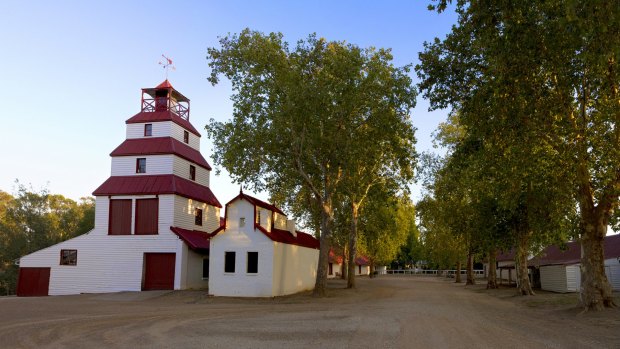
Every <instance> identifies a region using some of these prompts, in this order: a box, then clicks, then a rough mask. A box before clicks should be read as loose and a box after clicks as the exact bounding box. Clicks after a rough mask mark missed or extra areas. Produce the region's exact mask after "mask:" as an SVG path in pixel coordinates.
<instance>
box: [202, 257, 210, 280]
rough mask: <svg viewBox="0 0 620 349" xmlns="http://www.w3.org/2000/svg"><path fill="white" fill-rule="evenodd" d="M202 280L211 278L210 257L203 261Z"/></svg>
mask: <svg viewBox="0 0 620 349" xmlns="http://www.w3.org/2000/svg"><path fill="white" fill-rule="evenodd" d="M202 278H203V279H208V278H209V257H205V258H204V259H203V260H202Z"/></svg>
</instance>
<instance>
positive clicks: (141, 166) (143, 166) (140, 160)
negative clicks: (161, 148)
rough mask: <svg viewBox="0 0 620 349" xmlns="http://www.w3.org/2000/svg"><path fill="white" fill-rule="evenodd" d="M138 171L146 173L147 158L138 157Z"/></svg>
mask: <svg viewBox="0 0 620 349" xmlns="http://www.w3.org/2000/svg"><path fill="white" fill-rule="evenodd" d="M136 173H146V158H137V159H136Z"/></svg>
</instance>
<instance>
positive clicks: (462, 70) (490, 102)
mask: <svg viewBox="0 0 620 349" xmlns="http://www.w3.org/2000/svg"><path fill="white" fill-rule="evenodd" d="M447 3H448V1H439V4H438V9H439V10H443V9H445V6H446V5H447ZM457 12H458V13H459V23H458V25H457V26H455V27H454V30H453V31H452V33H451V34H450V35H449V36H448V37H447V38H446V40H444V41H439V40H436V41H435V42H434V43H432V44H428V45H427V47H426V50H425V53H423V54H422V55H421V58H422V61H423V63H422V64H421V69H419V70H418V72H419V75H420V77H421V78H422V80H423V83H422V89H423V90H425V91H426V96H427V97H428V98H430V99H431V103H432V104H433V105H434V106H435V107H440V106H441V107H446V106H452V107H456V108H458V109H459V110H461V111H464V114H463V115H464V118H463V122H464V124H466V125H468V126H470V128H471V130H473V131H474V132H476V133H480V134H482V135H483V137H484V138H485V139H486V140H488V141H489V142H490V143H491V144H493V145H494V146H496V147H495V149H497V150H498V151H501V152H502V153H501V154H503V155H505V156H506V159H502V160H503V161H502V163H503V166H502V168H501V169H500V171H498V174H499V175H501V178H500V180H498V182H500V183H502V182H503V184H504V185H505V184H507V183H509V182H512V183H513V185H512V186H508V185H505V187H506V188H508V189H509V190H506V191H505V193H506V194H508V195H504V197H503V198H502V199H501V200H500V203H501V204H502V205H503V206H504V207H506V208H509V209H510V210H511V212H512V213H513V214H515V215H516V216H515V218H516V217H518V216H519V215H521V218H519V219H517V220H513V222H514V223H515V224H514V225H513V226H514V227H515V229H517V231H518V232H519V233H518V234H517V235H518V236H520V239H521V241H520V242H519V243H518V246H519V245H524V244H527V241H528V240H529V239H530V238H531V237H532V236H537V235H538V234H534V235H532V229H538V230H539V231H542V229H540V228H541V227H542V226H544V225H545V218H547V217H545V215H547V214H549V215H550V216H549V217H551V218H553V219H552V221H558V220H560V219H559V218H560V217H561V216H562V215H564V216H568V214H566V213H565V212H569V211H570V209H564V208H562V209H559V210H556V209H553V210H547V207H548V205H547V203H549V202H550V203H557V202H562V201H564V202H565V203H568V204H570V205H567V206H571V205H572V200H570V199H568V200H557V199H558V198H562V197H570V196H572V197H574V198H576V199H577V202H578V207H579V214H580V217H581V219H580V221H581V222H580V226H581V234H580V237H581V243H582V246H583V255H582V272H583V277H582V288H581V289H582V291H581V292H582V297H581V299H582V304H583V306H584V307H585V308H586V309H602V308H604V307H612V306H613V305H614V304H613V300H612V298H611V288H610V286H609V283H608V281H607V279H606V276H605V273H604V270H603V252H602V251H603V248H602V243H603V237H604V235H605V234H606V229H607V224H608V223H609V218H610V216H611V214H612V212H613V209H614V208H616V207H617V206H618V194H619V188H620V168H619V165H618V164H620V142H618V140H620V132H618V122H619V121H620V105H619V104H618V103H617V101H618V84H619V81H620V80H619V79H618V78H617V71H618V55H619V51H620V50H619V49H618V48H619V47H620V35H618V33H620V21H618V18H619V17H620V8H618V6H616V4H613V3H609V2H605V1H546V2H544V3H531V2H529V1H513V2H510V3H493V4H489V3H487V2H484V3H483V2H480V1H458V2H457ZM507 180H509V181H507ZM548 189H553V190H548ZM553 206H554V207H562V205H561V204H560V205H553ZM541 208H544V210H542V211H541V210H540V209H541ZM545 211H546V212H545ZM520 256H521V257H522V256H523V254H520ZM522 264H524V263H522V262H520V263H518V265H522Z"/></svg>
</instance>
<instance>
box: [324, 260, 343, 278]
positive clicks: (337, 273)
mask: <svg viewBox="0 0 620 349" xmlns="http://www.w3.org/2000/svg"><path fill="white" fill-rule="evenodd" d="M328 268H329V265H328ZM332 272H333V273H332V274H331V275H329V269H327V278H328V279H334V278H339V277H341V276H342V264H338V263H333V264H332Z"/></svg>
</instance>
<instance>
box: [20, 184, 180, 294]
mask: <svg viewBox="0 0 620 349" xmlns="http://www.w3.org/2000/svg"><path fill="white" fill-rule="evenodd" d="M173 196H174V195H160V196H159V217H158V219H159V222H158V223H159V234H158V235H108V217H107V212H108V209H109V201H108V198H107V197H97V201H96V203H97V206H96V213H95V222H96V223H95V224H96V225H95V229H93V230H92V231H91V232H89V233H88V234H85V235H81V236H79V237H76V238H74V239H71V240H67V241H64V242H61V243H59V244H56V245H54V246H51V247H48V248H46V249H43V250H40V251H37V252H34V253H32V254H29V255H27V256H24V257H22V258H21V259H20V267H51V274H50V287H49V294H50V295H61V294H77V293H100V292H118V291H140V290H141V288H142V275H143V259H144V253H145V252H161V253H176V264H175V265H176V270H175V282H174V288H175V289H180V288H183V285H182V283H181V280H182V279H183V278H185V276H184V275H183V273H184V272H185V269H184V267H183V264H184V258H186V253H184V252H183V247H184V245H185V244H184V243H183V242H182V241H181V240H180V239H179V238H178V237H177V236H176V235H175V234H174V233H172V232H171V231H170V226H171V225H172V221H173V219H172V210H171V208H172V207H173V205H172V203H173V200H174V198H173ZM142 197H144V196H131V197H118V198H132V199H134V200H135V199H136V198H142ZM146 197H151V196H146ZM113 198H117V197H113ZM133 214H134V215H135V205H134V212H133ZM61 249H75V250H77V251H78V256H77V265H76V266H67V265H59V263H60V250H61Z"/></svg>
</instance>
